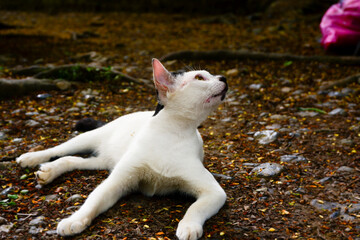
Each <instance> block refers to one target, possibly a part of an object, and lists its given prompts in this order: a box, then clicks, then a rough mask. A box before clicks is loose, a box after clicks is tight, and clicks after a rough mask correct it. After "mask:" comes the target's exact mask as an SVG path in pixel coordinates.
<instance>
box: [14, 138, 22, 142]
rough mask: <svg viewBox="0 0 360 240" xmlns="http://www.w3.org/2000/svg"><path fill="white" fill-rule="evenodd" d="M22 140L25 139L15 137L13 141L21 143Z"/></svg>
mask: <svg viewBox="0 0 360 240" xmlns="http://www.w3.org/2000/svg"><path fill="white" fill-rule="evenodd" d="M22 141H23V139H22V138H14V139H13V140H12V142H13V143H21V142H22Z"/></svg>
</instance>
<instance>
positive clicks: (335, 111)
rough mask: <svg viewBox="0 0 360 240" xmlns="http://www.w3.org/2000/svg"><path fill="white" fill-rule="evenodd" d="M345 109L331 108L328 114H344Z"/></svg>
mask: <svg viewBox="0 0 360 240" xmlns="http://www.w3.org/2000/svg"><path fill="white" fill-rule="evenodd" d="M345 114H346V111H345V110H344V109H342V108H335V109H334V110H332V111H331V112H329V115H332V116H334V115H345Z"/></svg>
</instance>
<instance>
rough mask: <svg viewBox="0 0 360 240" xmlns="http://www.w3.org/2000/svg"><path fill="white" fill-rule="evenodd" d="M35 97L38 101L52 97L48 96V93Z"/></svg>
mask: <svg viewBox="0 0 360 240" xmlns="http://www.w3.org/2000/svg"><path fill="white" fill-rule="evenodd" d="M36 97H37V98H38V99H46V98H50V97H52V95H51V94H49V93H41V94H38V95H36Z"/></svg>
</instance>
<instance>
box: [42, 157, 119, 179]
mask: <svg viewBox="0 0 360 240" xmlns="http://www.w3.org/2000/svg"><path fill="white" fill-rule="evenodd" d="M111 168H112V166H109V164H108V163H107V162H105V161H104V160H103V159H102V158H101V157H89V158H82V157H74V156H66V157H62V158H59V159H57V160H55V161H53V162H48V163H44V164H42V165H41V166H40V169H39V171H37V172H36V173H35V175H36V178H37V181H38V183H39V184H41V185H45V184H48V183H50V182H52V181H53V180H54V179H55V178H57V177H58V176H60V175H61V174H63V173H65V172H69V171H73V170H103V169H107V170H110V169H111Z"/></svg>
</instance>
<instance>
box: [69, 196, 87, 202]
mask: <svg viewBox="0 0 360 240" xmlns="http://www.w3.org/2000/svg"><path fill="white" fill-rule="evenodd" d="M81 199H83V197H82V196H81V195H80V194H74V195H72V196H71V197H69V198H68V199H66V202H78V201H79V200H81Z"/></svg>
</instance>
